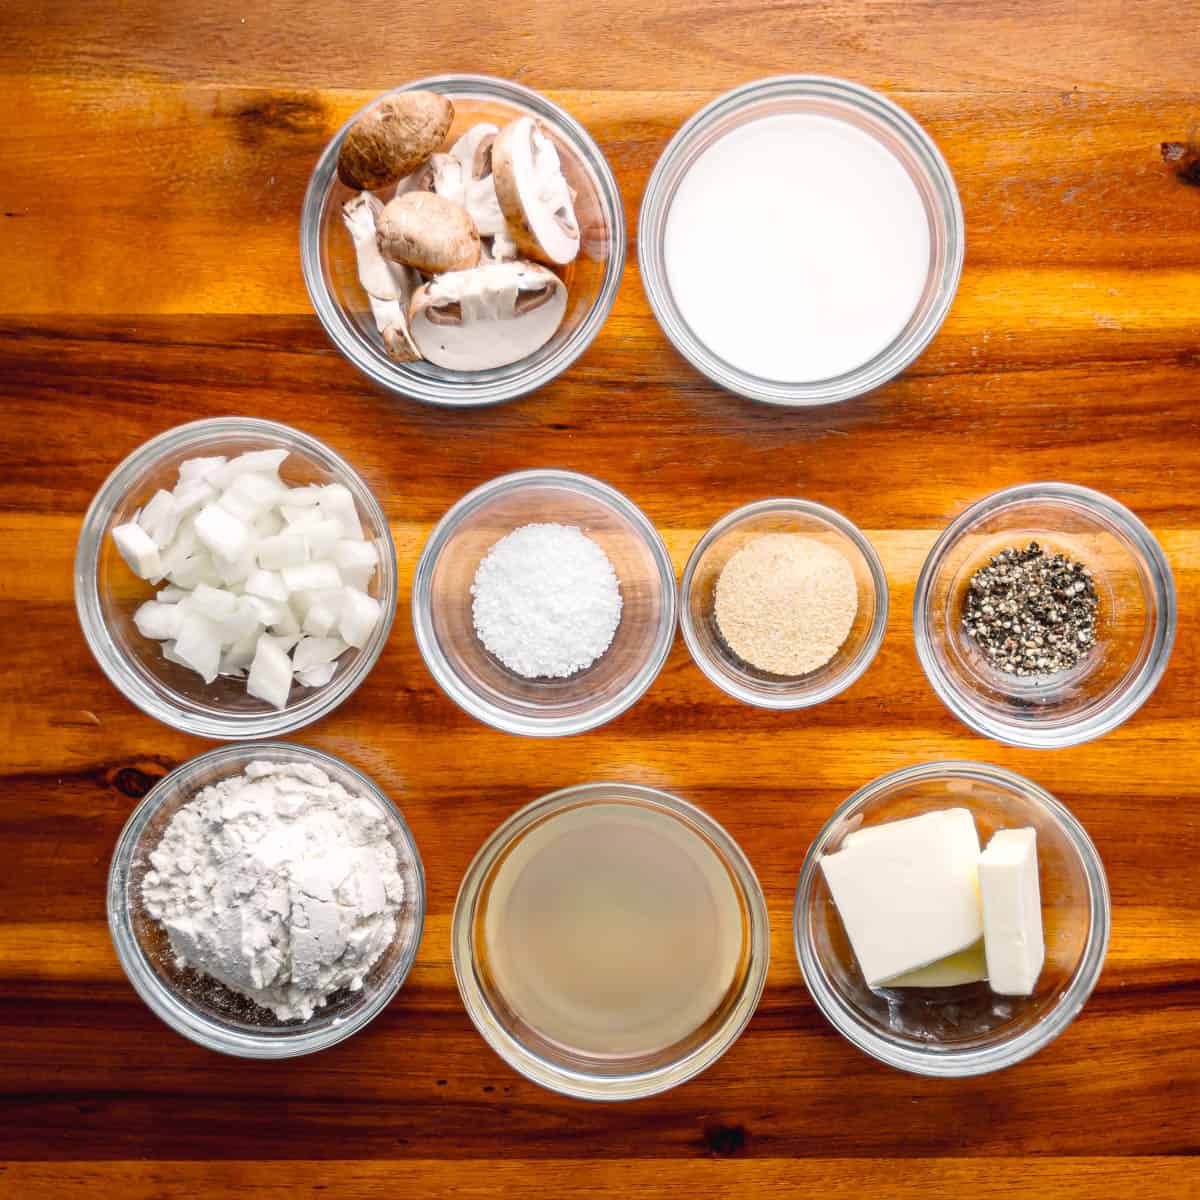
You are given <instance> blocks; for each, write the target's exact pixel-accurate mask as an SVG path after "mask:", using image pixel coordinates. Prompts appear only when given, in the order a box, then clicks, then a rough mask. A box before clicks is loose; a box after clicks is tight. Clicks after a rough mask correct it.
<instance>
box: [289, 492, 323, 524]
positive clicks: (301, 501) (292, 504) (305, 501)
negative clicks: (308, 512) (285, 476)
mask: <svg viewBox="0 0 1200 1200" xmlns="http://www.w3.org/2000/svg"><path fill="white" fill-rule="evenodd" d="M320 497H321V486H320V484H310V485H309V486H308V487H297V488H288V493H287V495H286V496H284V498H283V503H282V508H283V509H285V510H286V509H289V508H311V507H312V505H314V504H316V502H317V501H318V500H319V499H320ZM285 519H286V518H285Z"/></svg>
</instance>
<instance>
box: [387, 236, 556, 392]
mask: <svg viewBox="0 0 1200 1200" xmlns="http://www.w3.org/2000/svg"><path fill="white" fill-rule="evenodd" d="M566 311H567V289H566V288H565V287H564V286H563V282H562V280H561V279H559V277H558V276H557V275H555V274H554V272H553V271H548V270H547V269H546V268H545V267H543V266H540V265H538V264H537V263H531V262H525V261H523V260H518V261H516V262H502V263H486V264H485V265H483V266H479V267H475V268H474V269H473V270H470V271H453V272H450V273H449V274H446V275H439V276H438V277H437V278H436V279H434V280H432V281H431V282H430V283H427V284H425V286H424V287H422V288H418V289H417V291H416V293H415V295H414V296H413V298H412V305H411V307H410V309H409V321H410V326H411V329H412V335H413V341H414V342H415V343H416V345H417V348H418V349H419V350H420V351H421V354H422V356H423V357H424V358H427V359H428V360H429V361H430V362H431V363H436V364H437V365H438V366H439V367H446V368H448V369H449V370H452V371H485V370H487V369H488V368H489V367H504V366H507V365H508V364H509V363H514V362H517V361H519V360H520V359H522V358H526V357H528V356H529V355H530V354H532V353H533V352H534V351H535V350H538V349H540V348H541V347H542V346H544V345H545V344H546V343H547V342H548V341H549V340H550V339H551V338H552V337H553V336H554V331H555V330H556V329H557V328H558V327H559V325H560V324H561V323H562V319H563V315H564V314H565V313H566Z"/></svg>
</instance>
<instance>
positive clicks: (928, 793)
mask: <svg viewBox="0 0 1200 1200" xmlns="http://www.w3.org/2000/svg"><path fill="white" fill-rule="evenodd" d="M939 808H968V809H970V811H971V812H972V814H973V815H974V817H975V824H976V827H977V828H978V830H979V837H980V843H981V844H982V845H986V844H987V841H988V839H989V838H990V837H991V835H992V834H993V833H994V832H995V831H996V830H998V829H1012V828H1023V827H1027V826H1032V827H1033V828H1034V829H1036V830H1037V847H1038V865H1039V876H1040V881H1041V896H1042V920H1043V928H1044V932H1045V940H1046V962H1045V966H1044V967H1043V968H1042V973H1041V975H1040V977H1039V979H1038V983H1037V987H1036V989H1035V991H1034V994H1033V995H1032V996H997V995H995V994H994V993H993V992H992V991H991V989H990V988H989V987H988V985H987V983H986V982H984V983H977V984H968V985H963V986H959V987H955V988H888V987H876V988H870V987H868V986H867V983H866V980H865V979H864V978H863V975H862V972H861V970H860V969H859V967H858V963H857V961H856V960H855V957H854V953H853V951H852V950H851V948H850V942H849V939H848V938H847V936H846V932H845V929H844V928H843V926H842V921H841V918H840V917H839V916H838V913H837V909H836V907H835V906H834V903H833V898H832V896H831V895H830V892H829V886H828V884H827V883H826V882H825V876H824V874H823V873H822V871H821V869H820V863H821V858H822V857H823V856H824V855H826V854H830V853H832V852H834V851H836V850H837V849H838V848H839V846H840V845H841V843H842V839H843V838H844V837H845V836H846V835H847V834H848V833H851V832H853V831H854V830H856V829H858V828H860V827H864V826H872V825H879V824H882V823H885V822H888V821H897V820H902V819H903V818H905V817H913V816H917V815H919V814H921V813H924V812H929V811H931V810H933V809H939ZM1110 921H1111V914H1110V908H1109V896H1108V883H1107V880H1106V879H1105V875H1104V865H1103V864H1102V863H1101V861H1100V856H1099V854H1098V853H1097V852H1096V847H1095V846H1094V845H1093V844H1092V841H1091V839H1090V838H1089V837H1088V835H1087V833H1086V832H1085V831H1084V829H1083V826H1082V825H1080V824H1079V822H1078V821H1077V820H1076V819H1075V818H1074V817H1073V816H1072V815H1071V814H1070V813H1069V812H1068V811H1067V810H1066V809H1065V808H1064V807H1063V806H1062V805H1061V804H1060V803H1059V802H1058V801H1057V800H1055V799H1054V797H1053V796H1051V795H1050V793H1049V792H1047V791H1044V790H1043V789H1042V788H1040V787H1038V786H1037V784H1035V783H1031V782H1030V781H1029V780H1028V779H1025V778H1023V777H1022V776H1020V775H1017V774H1015V773H1014V772H1012V771H1005V770H1002V769H1001V768H999V767H992V766H988V765H986V764H983V763H969V762H935V763H928V764H926V765H924V766H919V767H909V768H907V769H905V770H902V771H895V772H893V773H892V774H890V775H884V776H883V777H882V778H880V779H877V780H875V781H874V782H873V783H870V784H868V785H867V786H866V787H864V788H862V789H861V790H860V791H858V792H855V794H854V795H853V796H851V797H850V798H849V799H848V800H847V801H846V802H845V803H844V804H842V805H841V806H840V807H839V808H838V809H837V811H836V812H835V813H834V814H833V816H832V817H830V818H829V820H828V821H827V822H826V823H825V827H824V828H823V829H822V830H821V832H820V833H819V834H818V835H817V837H816V840H815V841H814V842H813V844H812V846H811V847H810V848H809V851H808V855H807V857H806V858H805V860H804V867H803V869H802V870H801V872H800V883H799V886H798V887H797V888H796V907H795V911H794V914H793V933H794V936H795V942H796V954H797V956H798V958H799V960H800V968H801V970H802V971H803V972H804V978H805V981H806V982H807V983H808V988H809V991H810V992H812V995H813V999H814V1000H816V1002H817V1005H818V1007H819V1008H820V1009H821V1011H822V1012H823V1013H824V1014H825V1016H826V1017H827V1018H828V1019H829V1021H830V1023H831V1024H832V1025H833V1026H834V1028H835V1029H837V1031H838V1032H839V1033H841V1034H842V1035H843V1036H844V1037H845V1038H847V1039H848V1040H849V1041H851V1042H852V1043H853V1044H854V1045H856V1046H857V1047H859V1049H860V1050H865V1051H866V1052H867V1053H868V1054H870V1055H872V1056H873V1057H874V1058H877V1059H879V1060H880V1061H881V1062H884V1063H887V1064H888V1065H889V1066H893V1067H899V1068H900V1069H901V1070H905V1071H912V1072H914V1073H915V1074H918V1075H937V1076H942V1077H953V1076H964V1075H981V1074H983V1073H985V1072H987V1071H995V1070H998V1069H999V1068H1001V1067H1008V1066H1011V1065H1012V1064H1013V1063H1017V1062H1020V1061H1021V1059H1023V1058H1027V1057H1028V1056H1029V1055H1031V1054H1034V1053H1035V1052H1036V1051H1038V1050H1040V1049H1041V1048H1042V1047H1043V1046H1045V1045H1047V1044H1048V1043H1049V1042H1051V1041H1052V1040H1053V1039H1054V1038H1056V1037H1057V1036H1058V1035H1059V1034H1060V1033H1061V1032H1062V1031H1063V1030H1064V1029H1065V1028H1066V1027H1067V1026H1068V1025H1069V1024H1070V1023H1071V1022H1072V1021H1073V1020H1074V1019H1075V1017H1076V1016H1077V1015H1078V1013H1079V1010H1080V1009H1081V1008H1082V1007H1083V1004H1084V1002H1085V1001H1086V1000H1087V998H1088V997H1089V996H1090V995H1091V993H1092V989H1093V988H1094V987H1095V986H1096V980H1097V979H1098V978H1099V977H1100V969H1101V967H1102V966H1103V965H1104V955H1105V951H1106V950H1107V948H1108V934H1109V925H1110Z"/></svg>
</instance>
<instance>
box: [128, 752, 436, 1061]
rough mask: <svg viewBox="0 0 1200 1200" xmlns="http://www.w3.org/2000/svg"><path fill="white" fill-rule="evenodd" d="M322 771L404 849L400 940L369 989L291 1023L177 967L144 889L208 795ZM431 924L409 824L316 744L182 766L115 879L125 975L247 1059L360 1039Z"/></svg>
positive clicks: (172, 1014) (147, 996) (136, 831)
mask: <svg viewBox="0 0 1200 1200" xmlns="http://www.w3.org/2000/svg"><path fill="white" fill-rule="evenodd" d="M263 760H266V761H269V762H285V763H302V764H309V765H312V766H315V767H319V768H320V769H321V770H322V771H324V772H325V773H326V774H327V775H328V776H329V777H330V778H331V779H333V780H334V781H335V782H337V783H340V784H341V785H342V786H343V787H344V788H346V790H347V791H349V792H352V793H353V794H354V795H357V796H363V797H366V798H367V799H369V800H370V801H372V803H374V805H375V806H376V807H377V808H378V809H379V811H380V813H381V814H382V815H383V817H384V820H385V821H386V823H387V826H388V829H389V840H390V841H391V843H392V845H393V846H394V847H395V850H396V854H397V858H398V860H399V869H400V875H401V878H402V879H403V880H404V902H403V908H402V910H401V913H400V916H399V919H398V921H397V928H396V934H395V937H394V938H393V939H392V944H391V945H390V946H389V948H388V949H387V951H386V952H385V953H384V954H383V955H382V956H381V957H380V958H379V960H378V961H377V962H376V963H375V965H374V966H373V967H372V968H371V969H370V971H369V972H368V974H367V976H366V978H365V980H364V981H363V987H362V989H361V990H360V991H357V992H355V991H351V990H350V989H348V988H347V989H343V990H342V991H340V992H336V993H334V995H333V996H331V997H330V1000H329V1003H328V1004H326V1005H325V1006H324V1007H322V1008H319V1009H317V1011H316V1012H315V1013H314V1014H313V1015H312V1016H311V1017H310V1018H309V1019H308V1020H307V1021H281V1020H279V1019H278V1018H277V1017H276V1016H275V1015H274V1014H273V1013H271V1012H270V1011H269V1010H267V1009H264V1008H261V1007H260V1006H259V1005H257V1004H254V1003H253V1002H252V1001H250V1000H248V999H247V998H246V997H244V996H241V995H239V994H238V993H236V992H233V991H231V990H230V989H228V988H227V987H225V985H224V984H222V983H219V982H217V981H216V980H214V979H211V978H209V977H208V976H206V975H201V974H199V973H198V972H196V971H194V970H191V969H189V968H181V967H179V966H178V965H177V964H176V962H175V956H174V954H173V953H172V951H171V946H170V942H169V941H168V939H167V935H166V933H165V932H164V931H163V929H162V927H161V926H160V925H159V924H158V922H157V921H156V920H154V918H153V917H151V916H150V915H149V914H148V913H147V912H146V910H145V907H144V903H143V900H142V893H141V885H142V881H143V879H144V878H145V876H146V874H147V872H148V871H149V870H150V864H149V855H150V854H151V853H152V852H153V850H154V849H155V847H156V846H157V845H158V843H159V841H160V840H161V838H162V835H163V833H164V832H165V830H166V827H167V825H168V824H169V822H170V821H171V819H172V818H173V817H174V815H175V813H176V812H178V811H179V809H180V808H181V807H182V806H183V805H184V804H186V803H187V802H188V801H189V800H191V799H192V797H194V796H195V795H196V793H197V792H199V791H200V790H201V789H203V788H205V787H208V786H209V785H210V784H213V783H217V782H219V781H220V780H222V779H228V778H230V777H232V776H235V775H239V774H241V772H242V771H243V770H244V769H245V768H246V766H247V765H248V764H249V763H252V762H256V761H263ZM424 921H425V874H424V871H423V869H422V866H421V858H420V855H419V854H418V853H417V847H416V844H415V843H414V841H413V838H412V834H411V833H410V832H409V829H408V826H407V825H406V824H405V823H404V818H403V817H402V816H401V815H400V813H399V812H398V811H397V810H396V808H395V806H394V805H393V804H392V803H391V801H390V800H388V798H387V796H385V795H384V794H383V792H381V791H380V790H379V788H377V787H376V786H375V784H374V783H372V782H371V780H369V779H368V778H367V777H366V776H365V775H363V774H361V773H360V772H358V771H356V770H355V769H354V768H353V767H351V766H349V765H348V764H347V763H344V762H342V761H341V760H340V759H337V758H334V757H333V756H332V755H330V754H324V753H322V752H321V751H320V750H313V749H310V748H309V747H307V746H293V745H285V744H283V743H279V742H267V743H257V744H254V745H240V746H221V747H218V748H217V749H215V750H209V751H208V752H207V753H205V754H201V755H200V756H199V757H198V758H193V759H192V760H191V761H190V762H186V763H184V764H183V766H181V767H178V768H176V769H175V770H174V771H172V772H171V773H170V774H169V775H168V776H166V778H164V779H162V780H161V781H160V782H159V783H158V784H156V785H155V787H154V788H153V789H151V791H150V792H149V793H148V794H147V795H146V797H145V799H143V800H142V802H141V803H140V804H139V805H138V806H137V808H136V809H134V811H133V815H132V816H131V817H130V818H129V820H128V822H127V823H126V825H125V828H124V829H123V830H122V831H121V836H120V838H119V839H118V841H117V848H116V851H115V852H114V854H113V859H112V866H111V868H110V870H109V875H108V925H109V930H110V931H111V933H112V939H113V945H114V946H115V947H116V951H117V958H118V959H119V960H120V962H121V967H122V968H123V969H124V971H125V974H126V975H127V976H128V977H129V982H130V983H132V984H133V986H134V989H135V990H136V991H137V993H138V995H139V996H141V998H142V999H143V1000H144V1001H145V1002H146V1004H147V1005H148V1006H149V1007H150V1009H151V1011H152V1012H153V1013H154V1014H155V1015H156V1016H157V1017H159V1018H161V1019H162V1020H163V1021H165V1022H166V1023H167V1024H168V1025H169V1026H170V1027H171V1028H172V1029H174V1030H175V1032H176V1033H181V1034H183V1035H184V1037H187V1038H190V1039H191V1040H192V1041H194V1042H197V1043H199V1044H200V1045H201V1046H206V1047H208V1048H209V1049H210V1050H219V1051H221V1052H222V1053H224V1054H233V1055H237V1056H238V1057H241V1058H292V1057H295V1056H296V1055H300V1054H311V1053H313V1052H314V1051H316V1050H324V1049H326V1048H327V1047H329V1046H332V1045H335V1044H336V1043H337V1042H340V1041H342V1040H343V1039H344V1038H348V1037H349V1036H350V1035H351V1034H353V1033H357V1032H358V1031H359V1030H360V1029H361V1028H362V1027H363V1026H364V1025H366V1024H367V1022H368V1021H370V1020H372V1018H374V1017H375V1016H376V1015H378V1013H379V1012H380V1011H381V1010H382V1009H383V1007H384V1006H385V1005H386V1004H387V1003H388V1001H389V1000H391V999H392V997H393V996H395V994H396V993H397V991H399V990H400V986H401V984H403V983H404V980H405V978H406V977H407V976H408V972H409V969H410V968H411V967H412V964H413V961H414V959H415V958H416V956H417V946H418V944H419V943H420V941H421V929H422V926H423V924H424Z"/></svg>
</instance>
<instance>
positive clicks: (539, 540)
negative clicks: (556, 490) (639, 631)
mask: <svg viewBox="0 0 1200 1200" xmlns="http://www.w3.org/2000/svg"><path fill="white" fill-rule="evenodd" d="M471 596H472V597H473V599H472V603H471V617H472V620H473V621H474V623H475V632H476V633H477V634H478V635H479V640H480V641H481V642H483V644H484V645H485V646H486V647H487V648H488V649H489V650H490V651H491V652H492V653H493V654H494V655H495V656H496V657H497V658H498V659H499V660H500V661H501V662H502V663H503V664H504V665H505V666H506V667H508V669H509V670H510V671H515V672H516V673H517V674H518V675H523V676H524V677H525V678H526V679H536V678H539V677H543V676H549V677H551V678H556V679H565V678H566V677H567V676H568V675H574V674H575V672H576V671H582V670H583V669H584V668H585V667H590V666H591V665H592V663H594V662H595V661H596V659H598V658H599V657H600V656H601V655H602V654H603V653H604V652H605V651H606V650H607V649H608V647H609V646H610V645H611V644H612V640H613V634H615V633H616V631H617V626H618V625H619V624H620V621H621V586H620V583H619V582H618V580H617V575H616V572H615V571H614V570H613V565H612V563H611V562H610V561H609V558H608V555H607V554H605V553H604V551H603V550H602V549H601V548H600V547H599V546H598V545H597V544H596V543H595V542H594V541H592V539H591V538H590V537H588V536H587V534H585V533H584V532H583V531H582V530H581V529H577V528H576V527H575V526H574V525H555V524H534V525H522V526H521V527H520V528H519V529H514V530H513V531H512V533H509V534H506V535H505V536H504V537H502V538H501V539H500V540H499V541H498V542H497V543H496V544H495V545H494V546H493V547H492V548H491V549H490V550H489V551H488V553H487V556H486V557H485V558H484V559H483V561H482V562H481V563H480V564H479V567H478V569H477V570H476V572H475V582H474V583H473V584H472V585H471Z"/></svg>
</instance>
